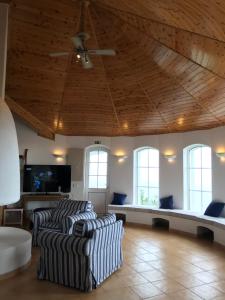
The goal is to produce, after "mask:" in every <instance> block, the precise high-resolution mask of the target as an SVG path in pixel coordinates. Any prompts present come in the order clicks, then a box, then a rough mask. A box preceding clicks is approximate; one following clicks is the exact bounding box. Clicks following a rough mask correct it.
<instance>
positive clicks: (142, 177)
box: [137, 168, 148, 187]
mask: <svg viewBox="0 0 225 300" xmlns="http://www.w3.org/2000/svg"><path fill="white" fill-rule="evenodd" d="M137 179H138V180H137V182H138V186H146V187H147V186H148V168H138V178H137Z"/></svg>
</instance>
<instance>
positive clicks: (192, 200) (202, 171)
mask: <svg viewBox="0 0 225 300" xmlns="http://www.w3.org/2000/svg"><path fill="white" fill-rule="evenodd" d="M184 201H185V208H186V209H189V210H192V211H196V212H199V213H202V212H204V211H205V209H206V207H207V206H208V204H209V203H210V202H211V201H212V157H211V148H210V147H209V146H205V145H192V146H189V147H187V148H186V149H184Z"/></svg>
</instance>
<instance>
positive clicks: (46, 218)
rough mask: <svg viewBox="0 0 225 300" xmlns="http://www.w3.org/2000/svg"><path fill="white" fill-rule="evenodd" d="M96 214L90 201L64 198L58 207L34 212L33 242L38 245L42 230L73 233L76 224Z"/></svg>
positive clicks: (93, 217) (92, 217)
mask: <svg viewBox="0 0 225 300" xmlns="http://www.w3.org/2000/svg"><path fill="white" fill-rule="evenodd" d="M95 218H96V214H95V212H94V211H93V207H92V204H91V202H90V201H77V200H62V201H59V203H58V206H57V207H56V208H52V209H47V210H43V211H38V212H34V213H33V216H32V219H33V230H32V244H33V246H37V245H38V244H37V237H38V234H39V232H40V231H43V230H45V229H49V230H52V231H56V232H62V233H65V234H71V233H72V231H73V226H74V224H75V223H76V222H77V221H79V220H81V219H95Z"/></svg>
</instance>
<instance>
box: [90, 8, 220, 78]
mask: <svg viewBox="0 0 225 300" xmlns="http://www.w3.org/2000/svg"><path fill="white" fill-rule="evenodd" d="M95 4H96V3H95ZM96 5H97V6H99V7H100V8H103V9H106V10H107V11H108V12H110V13H111V14H113V15H114V16H115V17H117V18H120V19H121V20H122V21H124V22H125V20H124V19H123V18H122V17H121V16H120V15H118V14H116V13H114V12H112V10H115V11H119V12H121V13H123V14H128V15H129V14H130V15H132V16H134V17H136V18H141V19H145V20H147V21H151V22H154V23H158V24H161V25H164V26H168V27H171V28H175V29H176V30H180V31H184V32H188V33H191V34H194V35H197V36H200V37H203V38H207V39H210V40H215V41H217V42H219V43H222V44H224V45H225V42H224V41H221V40H217V39H215V38H211V37H209V36H204V35H201V34H199V33H196V32H191V31H188V30H185V29H181V28H176V27H174V26H172V25H168V24H166V23H165V24H164V23H161V22H159V21H156V20H153V19H147V18H144V17H142V16H139V15H136V14H134V13H131V12H127V11H123V10H120V9H118V8H114V7H111V6H109V5H105V4H102V3H101V4H99V3H98V4H96ZM126 22H127V23H128V24H129V25H131V26H133V27H134V28H135V29H138V30H139V31H141V32H142V33H144V34H145V35H147V36H149V37H151V38H152V39H153V40H154V41H156V42H158V43H160V44H161V45H163V46H165V47H167V48H168V49H170V50H171V51H173V52H176V53H177V54H179V55H181V56H183V57H185V58H186V59H188V60H189V61H191V62H192V63H194V64H196V65H198V66H200V67H202V68H204V69H205V70H207V71H209V72H211V73H212V74H213V75H215V76H217V77H218V78H220V79H223V80H224V79H225V76H224V77H223V76H221V75H219V74H218V73H216V72H214V71H213V70H211V69H209V68H207V67H205V66H203V65H201V64H200V63H198V62H196V61H195V60H193V59H191V58H190V57H188V56H186V55H184V54H183V53H181V52H180V51H178V50H177V49H175V48H172V47H170V46H168V44H166V43H163V42H162V41H161V40H159V39H157V38H155V37H154V36H153V35H152V34H150V33H149V34H148V33H146V31H144V30H141V29H140V28H139V27H137V26H136V25H135V24H134V23H131V22H129V21H128V20H126Z"/></svg>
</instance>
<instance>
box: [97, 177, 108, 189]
mask: <svg viewBox="0 0 225 300" xmlns="http://www.w3.org/2000/svg"><path fill="white" fill-rule="evenodd" d="M106 187H107V177H106V176H98V188H99V189H106Z"/></svg>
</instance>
